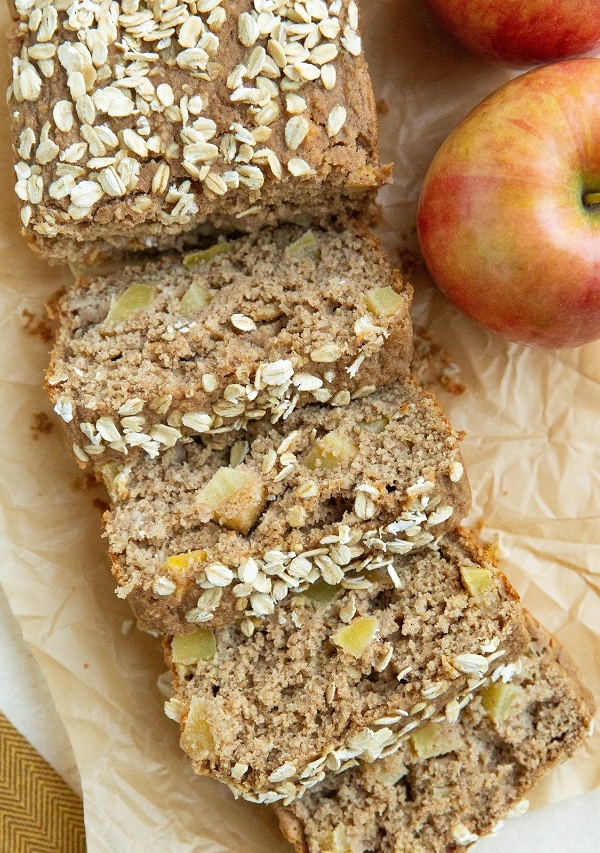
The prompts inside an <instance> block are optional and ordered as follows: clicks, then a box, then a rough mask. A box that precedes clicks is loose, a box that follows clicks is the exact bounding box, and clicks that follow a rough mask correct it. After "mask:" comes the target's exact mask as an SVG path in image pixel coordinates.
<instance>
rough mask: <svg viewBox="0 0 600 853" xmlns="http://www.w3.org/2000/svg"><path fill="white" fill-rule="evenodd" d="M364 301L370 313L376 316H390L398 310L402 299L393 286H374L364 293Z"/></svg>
mask: <svg viewBox="0 0 600 853" xmlns="http://www.w3.org/2000/svg"><path fill="white" fill-rule="evenodd" d="M365 303H366V305H367V308H368V309H369V311H370V312H371V314H375V316H376V317H391V316H392V315H393V314H395V313H396V311H399V310H400V308H401V306H402V303H403V299H402V297H401V296H400V294H398V293H396V291H395V290H394V288H393V287H390V286H389V285H388V286H387V287H374V288H373V289H372V290H367V292H366V293H365Z"/></svg>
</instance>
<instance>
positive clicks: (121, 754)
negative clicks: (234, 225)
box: [0, 0, 600, 853]
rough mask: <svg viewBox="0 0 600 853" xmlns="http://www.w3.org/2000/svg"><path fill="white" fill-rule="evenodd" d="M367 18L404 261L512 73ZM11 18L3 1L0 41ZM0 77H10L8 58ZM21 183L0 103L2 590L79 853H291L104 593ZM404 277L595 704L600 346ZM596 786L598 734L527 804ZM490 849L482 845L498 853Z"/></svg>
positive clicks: (478, 498)
mask: <svg viewBox="0 0 600 853" xmlns="http://www.w3.org/2000/svg"><path fill="white" fill-rule="evenodd" d="M363 9H364V30H365V48H366V52H367V56H368V58H369V61H370V66H371V70H372V73H373V77H374V83H375V88H376V94H377V97H378V98H380V99H382V101H383V102H384V104H383V105H382V106H383V111H382V113H381V115H380V127H381V152H382V157H383V159H384V160H388V161H389V160H393V161H394V162H395V170H394V177H395V183H394V186H392V187H389V188H386V190H385V191H384V192H383V193H382V203H383V207H384V222H383V223H382V227H381V233H382V235H383V238H384V244H385V246H386V248H387V250H388V251H389V253H390V254H391V256H392V257H393V259H394V260H396V261H398V262H399V261H400V260H401V259H403V260H406V257H407V252H408V253H412V254H413V255H414V253H415V252H416V240H415V235H414V214H415V207H416V199H417V196H418V191H419V186H420V182H421V180H422V177H423V175H424V172H425V170H426V168H427V165H428V163H429V162H430V159H431V157H432V156H433V153H434V152H435V150H436V148H437V147H438V145H439V144H440V143H441V142H442V140H443V138H444V137H445V136H446V135H447V133H448V132H449V131H450V130H451V129H452V127H453V126H454V125H455V124H456V123H457V122H458V120H460V118H462V117H463V116H464V115H465V114H466V112H467V111H468V110H469V109H470V108H471V106H473V105H474V104H475V103H477V102H478V101H479V100H481V98H482V97H484V96H485V95H486V94H488V93H489V92H491V91H492V90H493V89H495V88H496V87H497V86H498V85H500V84H501V83H502V82H504V81H505V80H506V79H508V77H509V72H507V71H506V70H504V69H500V68H495V67H492V66H490V65H487V64H484V63H483V62H480V61H478V60H475V59H471V58H468V57H466V56H465V54H464V53H463V52H462V51H461V50H460V49H459V48H457V47H455V46H454V45H453V44H452V43H451V42H450V41H449V39H447V38H446V37H445V36H443V35H442V34H441V33H440V32H439V30H438V29H437V28H436V27H435V25H434V24H433V22H432V21H431V19H430V17H429V15H428V13H427V12H426V11H425V10H423V8H422V6H421V3H420V2H418V0H364V2H363ZM7 25H8V13H7V12H6V11H5V9H4V7H2V10H1V12H0V27H1V29H2V31H3V32H4V31H5V30H6V27H7ZM1 68H2V72H3V78H4V79H8V77H9V61H8V57H7V56H6V51H5V50H4V49H3V50H2V56H1ZM12 184H13V175H12V169H11V164H10V148H9V141H8V134H7V129H6V117H5V107H3V108H2V115H0V186H1V187H2V190H3V192H2V193H1V195H0V377H1V384H0V400H1V405H0V435H1V436H2V442H1V443H0V502H1V506H2V510H3V512H2V515H1V516H0V525H1V527H0V547H1V548H2V561H1V564H0V580H1V582H2V585H3V587H4V589H5V591H6V594H7V597H8V599H9V602H10V605H11V608H12V610H13V612H14V613H15V614H16V616H17V618H18V620H19V622H20V624H21V627H22V630H23V633H24V636H25V639H26V640H27V641H28V642H29V644H30V645H31V648H32V650H33V652H34V654H35V656H36V658H37V660H38V661H39V663H40V664H41V667H42V669H43V671H44V673H45V676H46V678H47V680H48V683H49V686H50V690H51V692H52V695H53V698H54V701H55V703H56V706H57V709H58V711H59V714H60V716H61V717H62V719H63V721H64V723H65V725H66V728H67V731H68V734H69V737H70V739H71V741H72V744H73V748H74V752H75V756H76V760H77V763H78V767H79V771H80V775H81V783H82V789H83V796H84V806H85V815H86V826H87V837H88V848H89V851H90V853H115V851H119V853H127V851H136V853H137V851H145V850H152V851H155V850H156V851H159V850H160V851H169V853H170V851H175V853H187V851H199V853H242V851H245V853H259V851H270V853H284V851H289V850H290V849H291V848H290V847H289V845H287V844H285V843H284V842H283V841H282V840H281V839H280V837H279V834H278V831H277V828H276V822H275V820H274V818H273V817H272V814H271V812H270V810H269V809H266V808H265V809H261V808H259V807H253V806H251V805H249V804H247V803H243V802H237V803H235V802H234V801H233V798H232V797H231V795H230V794H229V792H228V791H227V789H226V788H224V787H223V786H220V785H219V784H217V783H213V782H212V781H210V780H206V779H199V778H197V777H195V776H194V775H193V773H192V772H191V770H190V767H189V765H188V761H187V759H186V757H185V756H184V755H183V753H181V752H180V750H179V748H178V746H177V739H178V731H177V726H176V724H175V723H173V722H171V721H169V720H167V718H166V717H165V716H164V715H163V712H162V704H163V697H162V696H161V695H160V693H159V691H158V689H157V688H156V679H157V677H158V676H159V675H160V674H161V672H162V671H163V664H162V657H161V653H160V647H159V642H158V640H156V639H155V638H152V637H149V636H146V635H141V634H139V633H138V632H137V631H136V630H135V628H133V627H132V622H131V618H130V613H129V610H128V607H127V605H126V604H125V603H123V602H121V601H119V600H117V598H116V597H115V596H114V594H113V587H114V583H113V581H112V578H111V576H110V572H109V568H108V560H107V557H106V554H105V548H106V545H105V542H104V540H102V538H101V526H100V505H99V503H98V502H99V501H101V500H102V499H103V495H102V493H101V491H99V490H96V491H94V490H90V489H88V488H84V484H83V483H82V481H81V476H80V472H79V471H78V469H77V468H76V467H75V465H74V463H73V462H72V461H71V459H70V456H69V454H68V452H67V451H66V449H65V447H64V445H63V439H62V433H61V429H60V426H59V425H58V423H57V419H56V418H55V416H54V415H53V414H52V412H51V409H50V406H49V403H48V402H47V400H46V398H45V395H44V393H43V391H42V378H43V370H44V367H45V364H46V361H47V350H48V343H47V341H45V340H43V331H44V329H43V327H39V322H38V321H39V319H40V318H42V317H43V305H44V302H45V301H46V300H47V299H48V298H49V297H50V296H51V295H52V294H53V292H54V291H56V290H57V289H58V288H59V287H61V286H62V285H64V284H65V283H66V282H67V281H68V280H69V274H68V272H67V271H66V270H64V269H60V268H59V269H51V268H49V267H47V266H46V265H44V264H43V263H42V262H40V261H38V260H36V259H35V258H34V257H33V255H32V254H31V253H30V251H29V249H28V248H27V246H26V244H25V242H24V241H23V239H22V238H21V237H20V235H19V233H18V224H17V223H18V214H17V206H16V202H15V200H14V194H13V190H12ZM410 278H411V280H412V282H413V283H414V284H415V286H416V300H415V318H416V321H417V322H418V323H419V324H426V325H428V326H429V327H430V329H431V330H432V332H433V334H434V336H435V338H436V340H437V341H438V342H439V343H440V344H442V345H443V346H444V348H445V349H446V351H447V352H448V353H449V354H450V357H451V358H452V360H453V361H454V362H455V363H456V365H457V366H458V368H459V369H460V376H459V378H460V381H461V382H462V383H463V384H464V385H465V387H466V390H465V392H464V393H463V394H461V395H454V394H448V393H445V392H441V393H440V394H439V397H440V401H441V402H442V405H443V406H444V408H445V410H446V412H447V413H448V415H449V417H450V419H451V420H452V422H453V424H454V426H455V427H457V428H459V429H464V430H465V431H466V438H465V441H464V442H463V452H464V456H465V459H466V463H467V470H468V473H469V477H470V481H471V484H472V488H473V497H474V508H473V512H472V516H471V521H472V522H473V524H475V525H476V526H477V528H478V529H479V530H480V532H481V535H482V536H483V537H484V538H489V537H491V536H492V535H494V534H498V536H499V540H500V545H501V548H502V552H503V554H504V555H505V562H504V568H505V571H506V572H507V574H508V575H509V577H510V578H511V580H512V582H513V583H514V584H515V585H516V587H517V588H518V590H519V591H520V593H521V595H522V596H523V600H524V603H525V605H526V606H527V607H528V608H529V609H530V610H531V611H532V612H533V613H534V615H535V616H537V617H538V618H539V619H540V620H541V621H542V622H543V623H544V624H545V625H546V626H547V627H548V628H549V629H551V630H552V631H553V632H555V633H556V634H557V636H558V637H559V639H560V640H561V641H562V642H563V643H564V644H565V645H566V647H567V648H568V649H569V651H570V652H571V653H572V655H573V656H574V658H575V659H576V661H577V663H578V665H579V667H580V669H581V671H582V673H583V676H584V679H585V681H586V683H587V684H588V685H589V687H590V688H591V689H592V690H593V692H594V693H595V695H596V698H597V700H598V702H599V703H600V595H599V591H600V544H599V543H600V518H599V516H600V438H599V437H598V412H600V343H597V344H591V345H588V346H586V347H583V348H580V349H578V350H570V351H561V352H542V351H536V350H531V349H527V348H524V347H521V346H517V345H514V344H509V343H506V342H504V341H503V340H501V339H500V338H499V337H496V336H493V335H491V334H488V333H486V332H484V331H482V330H481V329H479V328H476V327H475V326H474V325H473V324H471V323H470V322H469V321H468V320H466V319H465V318H464V317H462V316H460V315H459V314H458V312H457V311H456V310H455V309H453V308H452V307H451V306H450V305H449V304H448V303H447V302H445V301H444V299H443V298H442V297H441V296H439V295H438V294H437V292H436V291H435V290H434V289H433V288H432V286H431V284H430V283H429V282H428V281H427V278H426V276H425V275H424V273H423V271H422V269H421V268H420V267H419V264H418V262H417V264H416V266H415V268H414V269H413V270H412V271H411V276H410ZM23 312H26V313H25V314H24V313H23ZM27 312H28V313H27ZM40 413H44V414H45V415H47V417H48V419H49V421H45V420H44V419H43V418H42V420H41V421H40V418H39V415H40ZM48 423H51V424H52V425H53V427H52V429H51V431H50V432H47V431H45V428H47V424H48ZM35 424H37V427H38V429H36V430H32V425H35ZM40 426H41V427H42V428H41V429H40V428H39V427H40ZM94 502H95V503H94ZM599 782H600V737H599V736H594V737H593V738H590V739H589V740H588V742H587V744H586V745H585V747H584V748H583V749H582V750H580V752H579V753H578V755H577V757H576V758H575V759H574V760H573V761H571V762H569V763H568V764H566V765H563V766H562V767H561V768H560V769H559V770H557V771H555V772H554V773H553V774H552V775H551V777H550V778H549V779H548V780H547V782H545V783H543V785H542V786H541V788H540V790H539V791H538V793H537V794H536V796H535V798H534V803H535V804H537V805H541V804H547V803H549V802H552V801H556V800H558V799H564V798H566V797H571V796H574V795H575V794H579V793H581V792H584V791H590V790H592V789H593V788H594V787H595V786H597V785H598V783H599ZM485 844H486V845H487V844H488V842H485ZM495 844H496V842H494V841H493V842H491V843H490V846H489V847H487V846H486V849H489V850H490V851H491V850H492V849H494V850H496V849H497V850H502V849H503V848H502V844H500V845H499V846H498V847H496V846H495ZM482 846H483V845H482ZM590 849H592V848H590Z"/></svg>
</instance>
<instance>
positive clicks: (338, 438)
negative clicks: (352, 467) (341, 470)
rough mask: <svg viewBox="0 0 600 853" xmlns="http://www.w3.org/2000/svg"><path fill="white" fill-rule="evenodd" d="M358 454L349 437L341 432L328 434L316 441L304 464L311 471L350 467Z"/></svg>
mask: <svg viewBox="0 0 600 853" xmlns="http://www.w3.org/2000/svg"><path fill="white" fill-rule="evenodd" d="M356 453H357V449H356V447H355V446H354V444H353V442H352V441H351V440H350V439H349V438H348V436H346V435H343V434H342V433H340V432H335V431H334V432H328V433H327V434H326V435H324V436H323V438H319V439H318V440H317V441H315V443H314V444H313V446H312V447H311V449H310V450H309V451H308V453H307V454H306V456H305V457H304V464H305V465H306V467H307V468H310V469H311V471H314V470H316V469H317V468H324V469H325V470H330V469H331V468H337V467H338V465H348V464H349V463H350V461H351V460H352V459H353V458H354V456H356Z"/></svg>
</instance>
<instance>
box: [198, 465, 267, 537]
mask: <svg viewBox="0 0 600 853" xmlns="http://www.w3.org/2000/svg"><path fill="white" fill-rule="evenodd" d="M198 503H199V505H200V508H202V507H203V506H206V507H208V508H209V509H210V510H211V516H212V518H214V520H215V521H217V522H218V523H219V524H221V525H223V527H227V528H229V530H237V531H238V532H239V533H243V534H244V535H246V534H247V533H249V531H250V529H251V528H252V527H253V525H254V524H255V523H256V521H257V519H258V517H259V516H260V514H261V512H262V511H263V509H264V508H265V504H266V489H265V485H264V483H263V481H262V478H261V477H260V475H259V474H257V473H255V472H253V471H248V470H245V469H243V468H239V467H238V468H219V469H218V471H216V472H215V473H214V474H213V476H212V477H211V479H210V480H209V481H208V483H207V484H206V485H205V486H204V487H203V488H202V489H200V491H199V492H198Z"/></svg>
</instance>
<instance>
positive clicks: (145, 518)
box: [102, 380, 470, 635]
mask: <svg viewBox="0 0 600 853" xmlns="http://www.w3.org/2000/svg"><path fill="white" fill-rule="evenodd" d="M459 439H460V435H459V434H457V433H456V432H454V431H453V430H452V429H451V427H450V425H449V424H448V422H447V421H446V419H445V418H444V416H443V414H442V412H441V411H440V409H439V406H438V405H437V403H436V402H435V400H434V398H433V397H432V396H431V395H429V394H428V393H426V392H424V391H422V390H421V389H420V388H419V387H418V386H417V385H416V384H415V383H414V382H412V381H411V380H406V381H405V382H403V383H396V384H395V385H393V386H390V387H389V388H387V389H384V390H382V391H380V392H376V393H374V394H372V395H370V396H368V397H364V398H361V399H358V400H355V401H353V402H350V403H349V404H348V405H346V406H337V407H331V406H319V405H312V406H305V407H304V408H302V409H298V410H296V411H294V412H293V413H292V414H291V415H290V416H289V417H288V418H287V419H286V420H283V419H282V420H280V421H278V422H277V423H276V424H274V425H270V424H268V423H267V422H256V423H255V424H254V425H253V426H251V427H250V428H249V430H248V431H247V432H246V433H245V434H244V436H243V438H242V439H240V440H239V441H237V442H235V443H234V444H233V445H229V446H227V445H226V444H225V446H224V447H223V444H224V443H225V442H226V440H227V435H225V436H223V435H217V436H208V437H207V438H205V439H204V440H203V441H201V440H200V439H199V440H198V442H195V441H192V442H190V443H187V444H181V443H180V444H178V445H176V446H175V447H173V448H171V449H169V450H167V451H165V452H164V453H162V454H161V456H160V457H159V458H158V459H152V460H147V461H142V460H140V461H138V463H137V464H136V465H134V466H133V467H129V466H125V467H124V466H123V465H117V464H116V463H107V465H106V466H103V468H102V472H103V475H104V478H105V481H106V484H107V486H108V490H109V494H110V496H111V500H112V506H111V509H110V510H109V511H108V512H107V513H106V515H105V525H106V532H107V535H108V539H109V547H110V553H111V558H112V561H113V571H114V574H115V577H116V578H117V581H118V583H119V590H118V592H119V595H120V596H122V597H127V598H128V600H129V603H130V605H131V607H132V609H133V611H134V613H135V615H136V616H137V617H138V619H139V620H140V622H141V623H142V624H143V625H144V626H145V627H146V628H149V629H150V630H154V631H157V632H158V633H160V634H162V635H166V634H170V633H175V634H178V633H183V632H185V631H192V630H194V628H195V627H196V625H197V623H198V622H209V621H210V623H211V627H218V626H221V625H225V624H228V623H231V622H232V621H235V620H238V619H240V618H241V617H242V616H244V614H245V615H247V616H249V617H253V616H262V615H266V614H268V613H272V612H273V610H274V608H275V606H276V604H277V602H279V601H281V600H282V599H284V598H285V597H286V596H287V595H288V594H289V593H293V592H298V591H300V590H301V589H304V588H305V587H306V586H308V585H309V584H310V583H314V582H315V581H316V580H318V579H323V580H325V581H327V582H328V583H331V584H335V583H338V582H339V581H341V579H342V578H343V577H344V575H346V574H348V573H353V572H356V571H362V570H363V569H364V568H366V567H367V566H368V567H370V568H373V567H375V566H376V565H378V564H385V563H386V562H389V561H390V560H391V559H392V557H393V555H394V554H406V553H408V552H410V551H413V550H416V549H419V548H423V547H424V546H426V545H428V544H429V543H430V542H433V541H434V540H435V539H437V538H439V536H441V535H442V534H443V532H444V531H445V530H448V529H451V528H453V527H455V526H456V525H457V524H458V523H459V522H460V520H461V519H462V518H463V517H464V515H465V514H466V513H467V512H468V509H469V503H470V491H469V485H468V482H467V477H466V475H465V474H464V469H463V465H462V462H461V457H460V452H459ZM215 442H216V443H217V447H215V446H214V445H215ZM211 443H212V446H211ZM220 448H223V449H220Z"/></svg>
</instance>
